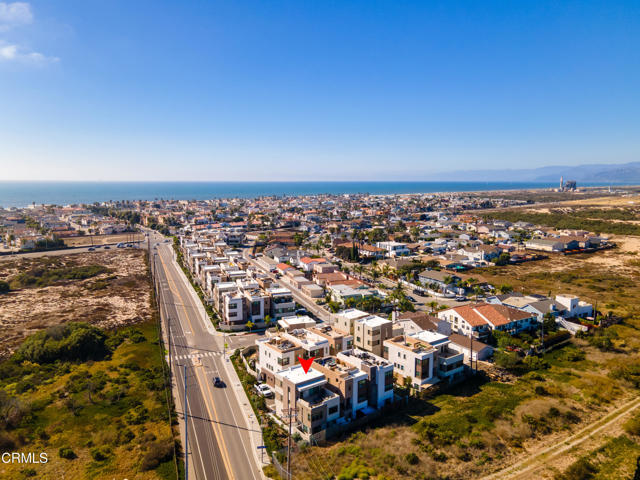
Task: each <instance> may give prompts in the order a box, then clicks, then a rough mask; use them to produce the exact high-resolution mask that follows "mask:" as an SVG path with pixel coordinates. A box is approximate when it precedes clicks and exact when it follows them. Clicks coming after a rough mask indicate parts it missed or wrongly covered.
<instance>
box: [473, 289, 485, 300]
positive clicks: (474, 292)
mask: <svg viewBox="0 0 640 480" xmlns="http://www.w3.org/2000/svg"><path fill="white" fill-rule="evenodd" d="M483 293H484V290H482V289H481V288H480V287H478V286H477V285H476V286H475V287H473V294H474V295H475V297H476V303H478V297H479V296H480V295H482V294H483Z"/></svg>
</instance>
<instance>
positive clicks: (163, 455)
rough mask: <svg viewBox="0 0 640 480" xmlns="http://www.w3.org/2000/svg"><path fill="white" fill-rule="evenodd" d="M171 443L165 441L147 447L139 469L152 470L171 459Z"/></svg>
mask: <svg viewBox="0 0 640 480" xmlns="http://www.w3.org/2000/svg"><path fill="white" fill-rule="evenodd" d="M173 447H174V445H173V442H172V441H171V440H167V441H165V442H154V443H152V444H151V445H149V449H148V451H147V453H145V455H144V457H142V463H141V464H140V469H141V470H142V471H143V472H144V471H148V470H153V469H155V468H157V467H158V465H160V464H161V463H164V462H166V461H168V460H171V459H172V458H173Z"/></svg>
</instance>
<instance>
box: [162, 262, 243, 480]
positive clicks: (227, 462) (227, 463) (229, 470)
mask: <svg viewBox="0 0 640 480" xmlns="http://www.w3.org/2000/svg"><path fill="white" fill-rule="evenodd" d="M159 257H160V262H161V263H162V266H163V267H164V271H165V273H166V275H165V276H166V277H167V281H168V282H169V283H170V284H171V285H169V289H170V290H171V291H172V292H174V293H175V295H177V296H178V297H180V300H181V301H182V305H181V306H182V310H183V311H184V314H185V318H186V319H187V322H189V327H190V328H191V331H192V332H193V331H194V330H193V325H191V320H189V314H188V313H187V309H186V307H185V306H184V299H183V298H182V295H180V292H179V291H178V289H177V287H176V285H175V283H174V282H173V279H172V278H171V276H170V275H168V269H167V265H166V264H165V263H164V260H163V259H162V255H159ZM172 286H173V287H174V288H175V289H174V288H172ZM194 371H195V376H196V381H197V382H198V386H199V387H200V390H201V391H202V392H203V393H205V390H204V389H203V388H202V383H201V382H200V377H199V375H198V370H197V369H194ZM204 380H205V381H204V383H205V384H206V385H207V393H208V395H209V400H211V406H212V407H213V412H214V416H215V422H212V428H213V430H214V432H215V433H216V436H217V437H218V438H219V440H220V446H221V447H222V448H221V453H222V460H223V461H224V464H225V467H226V469H227V473H228V474H229V476H230V477H231V479H232V480H233V479H235V476H234V475H233V469H232V468H231V461H230V460H229V452H228V451H227V446H226V444H225V441H224V437H223V436H222V430H221V428H220V423H219V422H220V421H219V419H218V412H217V411H216V406H215V402H214V401H213V392H212V391H211V386H210V385H209V382H207V379H206V377H205V379H204ZM185 388H186V386H185ZM204 405H205V407H206V408H207V412H208V414H209V417H210V418H211V410H210V409H209V405H208V402H206V401H205V402H204ZM183 408H185V409H186V407H184V406H183ZM185 419H186V416H185ZM185 427H186V421H185Z"/></svg>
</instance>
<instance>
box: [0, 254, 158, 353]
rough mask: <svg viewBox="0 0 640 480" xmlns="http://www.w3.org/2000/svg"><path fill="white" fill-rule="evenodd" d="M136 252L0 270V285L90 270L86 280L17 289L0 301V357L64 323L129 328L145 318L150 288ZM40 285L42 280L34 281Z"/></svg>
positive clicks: (15, 263)
mask: <svg viewBox="0 0 640 480" xmlns="http://www.w3.org/2000/svg"><path fill="white" fill-rule="evenodd" d="M144 255H145V252H144V251H141V250H131V249H126V250H125V249H123V250H120V249H118V250H115V249H114V250H111V251H103V252H93V253H76V254H73V255H60V256H55V257H40V258H29V259H26V258H22V259H16V260H11V261H7V262H4V263H2V264H0V279H2V280H7V281H9V282H10V283H13V284H15V283H16V282H17V280H16V279H17V278H19V277H18V275H19V274H25V273H28V272H43V274H44V275H47V273H51V272H59V271H62V270H64V269H66V271H71V272H74V271H75V270H77V269H81V268H83V267H84V268H87V267H93V268H95V269H96V270H97V271H98V272H101V270H100V269H99V268H101V269H102V270H105V269H106V270H105V271H104V272H101V273H98V274H95V275H92V276H90V277H89V278H83V279H82V278H75V279H74V278H71V279H68V278H63V279H60V280H58V279H54V280H52V281H49V282H48V283H49V284H47V285H46V286H39V285H37V284H34V285H29V286H22V287H19V288H18V289H16V290H12V291H11V292H9V293H7V294H4V295H0V357H3V356H6V355H7V354H8V353H10V352H11V351H12V349H13V348H14V347H15V346H16V345H17V344H18V343H19V342H20V340H21V339H22V338H24V337H25V336H26V335H29V334H30V333H33V332H34V331H36V330H39V329H42V328H46V327H48V326H51V325H55V324H59V323H65V322H68V321H84V322H89V323H92V324H96V325H98V326H101V327H113V326H117V325H126V324H131V323H134V322H136V321H139V320H140V318H147V317H148V315H149V314H150V310H149V308H150V307H149V305H150V288H149V283H148V280H147V270H146V264H145V260H144ZM40 282H41V283H43V282H42V280H41V279H40Z"/></svg>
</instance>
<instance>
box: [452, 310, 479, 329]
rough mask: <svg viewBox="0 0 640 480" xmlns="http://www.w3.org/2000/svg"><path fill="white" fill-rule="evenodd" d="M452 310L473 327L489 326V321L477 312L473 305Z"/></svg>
mask: <svg viewBox="0 0 640 480" xmlns="http://www.w3.org/2000/svg"><path fill="white" fill-rule="evenodd" d="M452 310H454V311H455V312H456V313H457V314H458V315H460V316H461V317H462V318H463V319H464V320H465V321H466V322H467V323H468V324H469V325H471V326H472V327H482V326H484V325H487V321H486V320H485V319H484V318H482V316H480V315H479V314H478V312H476V311H475V309H474V308H473V306H472V305H462V306H460V307H454V308H453V309H452Z"/></svg>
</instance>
